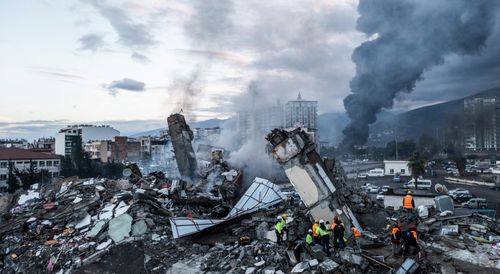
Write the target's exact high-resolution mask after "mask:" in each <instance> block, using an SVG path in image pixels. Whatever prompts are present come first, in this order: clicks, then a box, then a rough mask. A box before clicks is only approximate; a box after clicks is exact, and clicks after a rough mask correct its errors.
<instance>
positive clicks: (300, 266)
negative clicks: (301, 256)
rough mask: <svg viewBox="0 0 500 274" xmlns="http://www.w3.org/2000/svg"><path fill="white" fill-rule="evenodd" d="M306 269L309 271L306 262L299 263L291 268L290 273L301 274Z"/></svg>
mask: <svg viewBox="0 0 500 274" xmlns="http://www.w3.org/2000/svg"><path fill="white" fill-rule="evenodd" d="M308 269H309V263H308V262H301V263H299V264H297V265H295V266H294V267H293V268H292V271H291V272H290V273H302V272H304V271H306V270H308Z"/></svg>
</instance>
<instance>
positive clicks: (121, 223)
mask: <svg viewBox="0 0 500 274" xmlns="http://www.w3.org/2000/svg"><path fill="white" fill-rule="evenodd" d="M132 220H133V219H132V217H131V216H130V215H128V214H127V213H124V214H122V215H120V216H118V217H116V218H113V219H111V221H109V226H108V235H109V237H110V238H111V239H113V241H114V242H115V243H117V242H119V241H121V240H123V239H125V238H126V237H129V235H130V229H131V228H132Z"/></svg>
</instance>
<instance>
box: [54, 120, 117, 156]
mask: <svg viewBox="0 0 500 274" xmlns="http://www.w3.org/2000/svg"><path fill="white" fill-rule="evenodd" d="M115 136H120V132H119V131H118V130H116V129H114V128H112V127H110V126H107V125H105V126H94V125H73V126H68V127H66V128H63V129H61V130H59V133H57V135H56V154H58V155H63V156H67V157H69V156H71V152H72V151H73V148H74V147H75V145H76V143H77V140H78V138H79V137H81V138H82V145H84V144H85V143H87V142H89V141H93V140H99V141H105V140H112V139H113V137H115Z"/></svg>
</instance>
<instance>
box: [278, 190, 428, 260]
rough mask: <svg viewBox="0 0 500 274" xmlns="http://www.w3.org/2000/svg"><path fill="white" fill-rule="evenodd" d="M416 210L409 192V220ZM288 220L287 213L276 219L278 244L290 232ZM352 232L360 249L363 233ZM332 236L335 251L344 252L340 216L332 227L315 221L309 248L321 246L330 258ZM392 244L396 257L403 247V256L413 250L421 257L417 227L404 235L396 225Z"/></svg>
mask: <svg viewBox="0 0 500 274" xmlns="http://www.w3.org/2000/svg"><path fill="white" fill-rule="evenodd" d="M414 208H415V202H414V200H413V197H412V192H411V191H408V192H407V193H406V196H405V197H404V198H403V210H404V211H405V212H406V216H407V220H408V218H409V215H410V214H411V213H412V212H413V210H414ZM286 220H287V214H286V213H284V214H282V215H280V216H278V217H277V218H276V223H275V225H274V228H275V232H276V238H277V242H278V244H281V243H282V242H283V241H284V237H285V235H286V233H287V231H288V230H287V223H286ZM351 230H352V237H353V240H354V243H355V245H357V247H358V248H359V242H358V240H357V239H356V238H358V237H361V232H360V231H359V229H357V228H356V227H352V228H351ZM331 235H333V247H334V250H335V251H337V250H342V249H344V247H346V241H347V239H346V238H345V226H344V224H343V223H342V221H341V220H340V218H339V217H338V216H336V217H335V218H334V219H333V223H332V224H331V225H330V222H325V221H324V220H314V224H313V225H312V228H311V229H309V230H308V232H307V235H306V239H305V241H306V244H307V245H309V246H312V245H315V244H319V245H321V246H322V248H323V251H324V252H325V253H326V254H327V256H330V255H331V253H330V238H331ZM391 242H392V252H393V254H394V255H395V256H397V255H398V254H399V253H400V250H401V248H402V247H404V252H403V256H406V255H408V253H409V252H410V250H411V249H413V250H414V252H415V254H418V255H420V251H421V249H420V246H419V245H418V242H417V231H416V227H415V226H410V229H409V230H408V231H406V232H404V233H403V231H402V224H401V223H400V224H395V225H394V226H393V228H392V231H391Z"/></svg>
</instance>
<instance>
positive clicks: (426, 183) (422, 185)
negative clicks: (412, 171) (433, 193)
mask: <svg viewBox="0 0 500 274" xmlns="http://www.w3.org/2000/svg"><path fill="white" fill-rule="evenodd" d="M431 187H432V181H431V180H429V179H418V189H431ZM403 188H415V179H411V180H410V181H408V182H407V183H405V184H404V185H403Z"/></svg>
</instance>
